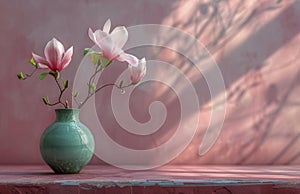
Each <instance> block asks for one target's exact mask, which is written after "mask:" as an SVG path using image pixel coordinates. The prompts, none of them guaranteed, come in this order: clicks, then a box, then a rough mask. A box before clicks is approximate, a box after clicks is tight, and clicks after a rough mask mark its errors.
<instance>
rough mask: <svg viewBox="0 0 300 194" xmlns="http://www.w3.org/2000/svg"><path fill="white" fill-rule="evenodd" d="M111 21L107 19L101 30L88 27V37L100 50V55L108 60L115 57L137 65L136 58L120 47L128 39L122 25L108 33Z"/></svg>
mask: <svg viewBox="0 0 300 194" xmlns="http://www.w3.org/2000/svg"><path fill="white" fill-rule="evenodd" d="M110 27H111V21H110V19H108V20H107V21H106V22H105V24H104V27H103V30H96V31H95V32H93V31H92V29H90V28H89V32H88V34H89V37H90V39H91V40H92V41H93V42H94V43H95V44H96V45H97V46H98V47H99V48H100V49H101V50H102V55H103V56H104V57H105V58H107V59H108V60H110V61H112V60H114V59H117V60H119V61H121V62H123V61H126V62H128V63H129V64H131V65H133V66H137V64H138V59H137V58H136V57H135V56H133V55H130V54H127V53H125V52H124V51H123V50H122V48H123V47H124V45H125V43H126V42H127V40H128V32H127V29H126V28H125V27H124V26H118V27H116V28H115V29H113V31H112V32H111V33H109V31H110Z"/></svg>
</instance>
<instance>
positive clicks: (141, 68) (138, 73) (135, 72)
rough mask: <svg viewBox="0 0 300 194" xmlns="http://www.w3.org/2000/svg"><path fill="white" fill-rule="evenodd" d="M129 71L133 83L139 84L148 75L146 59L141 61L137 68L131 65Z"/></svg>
mask: <svg viewBox="0 0 300 194" xmlns="http://www.w3.org/2000/svg"><path fill="white" fill-rule="evenodd" d="M129 70H130V75H131V76H130V79H131V81H132V83H133V84H136V83H138V82H139V81H141V79H142V78H143V77H144V76H145V74H146V59H145V58H143V59H141V60H140V61H139V63H138V66H136V67H134V66H132V65H129Z"/></svg>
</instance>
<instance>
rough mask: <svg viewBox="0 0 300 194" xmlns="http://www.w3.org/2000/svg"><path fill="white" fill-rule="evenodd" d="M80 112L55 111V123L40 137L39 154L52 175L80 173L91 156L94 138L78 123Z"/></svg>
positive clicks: (76, 110)
mask: <svg viewBox="0 0 300 194" xmlns="http://www.w3.org/2000/svg"><path fill="white" fill-rule="evenodd" d="M79 111H80V110H79V109H57V110H55V112H56V121H55V122H54V123H53V124H51V125H50V126H49V127H48V128H47V129H46V130H45V132H44V133H43V135H42V138H41V142H40V150H41V154H42V156H43V159H44V160H45V162H46V163H47V164H48V165H49V166H50V167H51V168H52V169H53V171H54V172H55V173H60V174H74V173H79V172H80V170H81V169H82V168H83V167H84V166H85V165H86V164H87V163H88V162H89V161H90V160H91V158H92V156H93V153H94V149H95V143H94V138H93V135H92V133H91V132H90V130H89V129H88V128H87V127H86V126H85V125H84V124H82V123H81V122H80V120H79Z"/></svg>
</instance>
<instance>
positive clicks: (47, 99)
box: [43, 96, 49, 105]
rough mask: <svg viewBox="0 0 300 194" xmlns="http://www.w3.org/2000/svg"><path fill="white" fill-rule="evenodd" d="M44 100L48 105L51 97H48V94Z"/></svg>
mask: <svg viewBox="0 0 300 194" xmlns="http://www.w3.org/2000/svg"><path fill="white" fill-rule="evenodd" d="M43 102H44V103H45V104H46V105H48V104H49V98H48V96H46V97H44V98H43Z"/></svg>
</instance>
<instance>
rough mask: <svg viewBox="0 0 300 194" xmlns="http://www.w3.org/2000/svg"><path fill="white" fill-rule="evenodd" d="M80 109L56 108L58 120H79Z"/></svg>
mask: <svg viewBox="0 0 300 194" xmlns="http://www.w3.org/2000/svg"><path fill="white" fill-rule="evenodd" d="M79 111H80V109H73V108H66V109H56V110H55V113H56V121H77V120H79Z"/></svg>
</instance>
